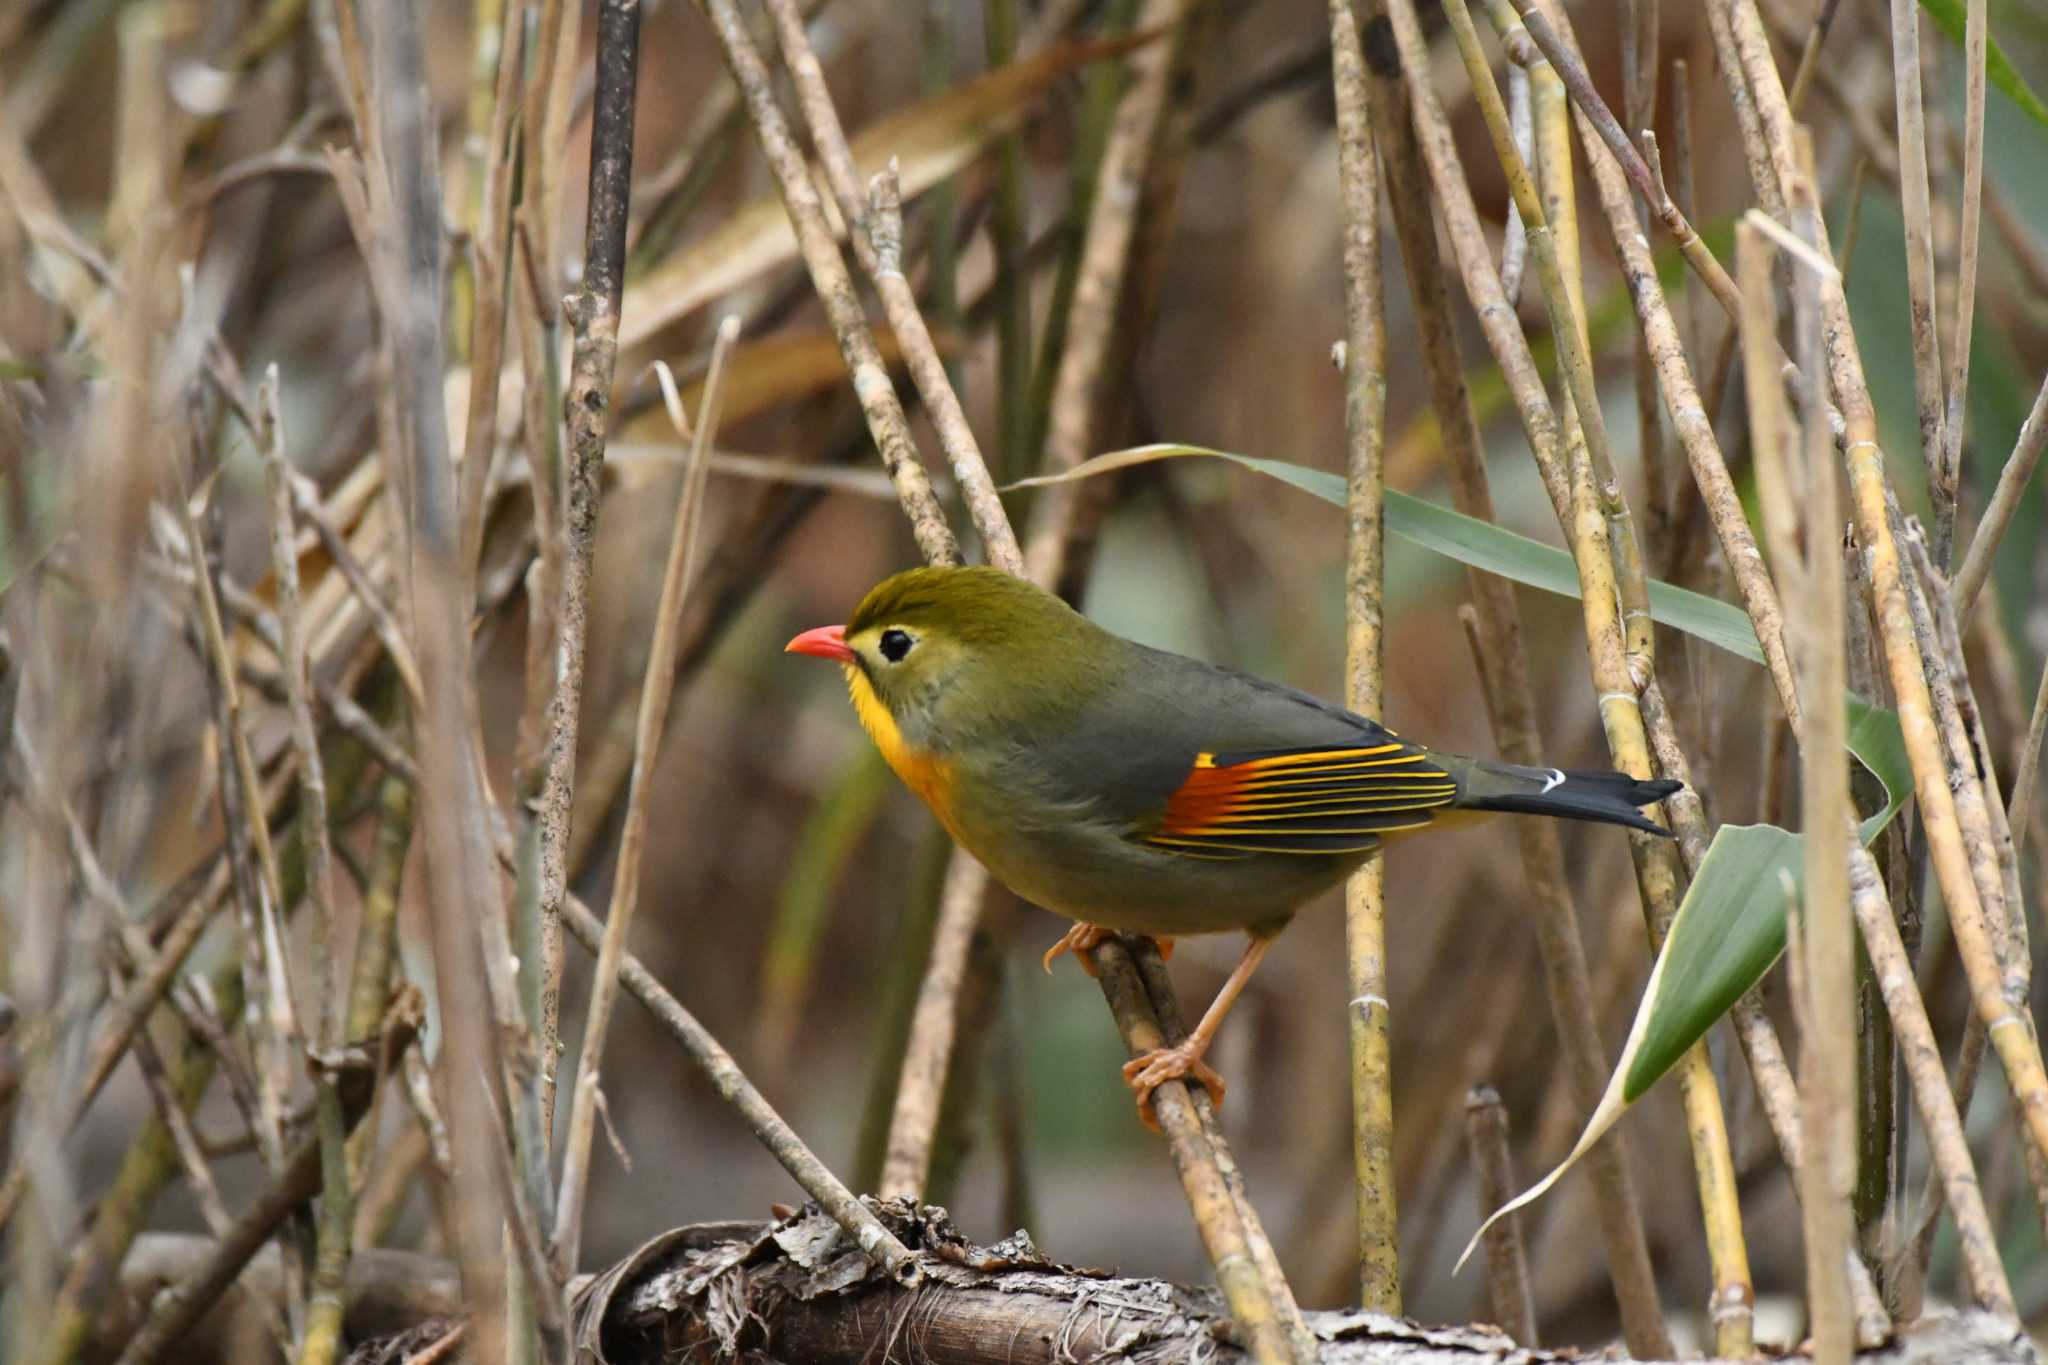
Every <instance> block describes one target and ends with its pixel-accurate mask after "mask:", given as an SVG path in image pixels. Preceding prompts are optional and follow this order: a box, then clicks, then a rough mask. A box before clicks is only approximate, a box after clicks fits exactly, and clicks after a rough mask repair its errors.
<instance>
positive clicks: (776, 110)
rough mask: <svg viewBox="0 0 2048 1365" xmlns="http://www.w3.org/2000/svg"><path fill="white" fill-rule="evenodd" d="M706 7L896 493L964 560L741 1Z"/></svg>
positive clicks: (950, 558) (920, 527)
mask: <svg viewBox="0 0 2048 1365" xmlns="http://www.w3.org/2000/svg"><path fill="white" fill-rule="evenodd" d="M703 8H704V10H705V12H706V15H707V17H708V18H709V19H710V21H711V26H712V28H713V29H714V30H715V31H716V32H717V34H718V38H719V44H720V47H721V50H722V51H723V52H724V54H725V60H726V65H727V66H728V67H729V68H730V69H731V71H732V75H733V79H734V81H736V82H737V83H738V85H739V88H740V93H741V95H742V96H743V97H744V98H745V101H746V106H747V113H748V116H749V117H750V118H751V119H752V120H753V124H754V132H755V134H756V135H757V136H758V138H759V139H760V142H761V150H762V152H763V153H764V154H765V156H766V157H767V160H768V165H769V168H770V169H771V170H772V171H773V172H774V173H775V183H776V186H777V188H778V189H779V190H780V191H781V194H782V202H783V206H784V208H786V209H787V210H788V212H789V219H790V224H791V226H792V227H794V228H795V230H796V236H797V246H798V247H799V249H800V250H801V251H802V252H803V258H804V265H805V266H806V267H807V268H808V269H809V271H810V275H811V283H812V286H813V287H814V288H815V289H816V291H817V294H818V299H819V301H820V302H821V303H822V304H823V305H824V309H825V316H826V319H827V320H828V322H829V323H830V325H831V328H832V335H833V336H834V338H835V339H836V340H837V341H838V343H839V349H840V352H841V353H842V354H843V355H844V356H845V357H846V365H847V368H848V369H849V370H851V371H852V372H853V392H854V395H855V397H857V398H858V399H859V400H860V406H861V412H862V414H863V415H864V416H865V417H866V418H867V423H868V430H869V431H870V432H871V433H872V434H873V436H874V439H875V447H876V449H877V450H878V451H879V452H880V454H881V457H882V467H883V468H884V469H886V470H888V471H889V478H890V480H891V482H893V483H894V484H895V485H896V496H897V499H898V501H900V502H901V503H902V504H903V510H904V513H905V514H906V515H907V516H908V517H909V518H910V529H911V534H912V535H914V536H915V537H916V539H917V545H918V549H919V550H920V551H922V552H923V554H924V559H925V562H926V563H927V564H957V563H959V562H960V546H959V542H958V541H956V540H955V539H954V537H953V531H952V528H951V527H949V526H948V525H947V524H946V514H945V512H944V511H943V510H942V509H941V508H940V507H939V502H938V499H937V497H936V496H934V495H933V493H932V487H931V479H930V477H929V476H928V475H927V474H926V473H925V468H924V465H923V464H922V463H920V462H919V459H918V453H917V447H916V444H915V443H914V442H913V441H912V440H911V437H910V424H909V421H908V419H907V418H905V416H904V415H903V405H902V403H901V402H900V401H898V399H897V397H896V390H895V386H894V385H892V384H891V383H890V382H889V371H888V368H887V367H886V366H885V365H883V363H882V355H881V351H880V350H879V349H878V348H877V347H876V345H875V339H874V335H873V334H872V333H871V332H870V331H869V330H868V325H867V318H866V316H865V315H864V314H863V313H862V311H861V306H860V299H859V298H858V296H856V294H855V293H854V288H853V279H852V277H851V276H850V275H848V273H847V270H846V262H845V261H844V260H843V259H842V258H841V257H840V255H839V243H838V240H837V239H836V238H835V237H834V235H833V232H832V227H831V225H830V224H829V223H828V222H827V221H826V218H825V209H824V205H823V203H822V202H821V201H820V200H819V198H818V191H817V188H816V186H814V185H813V184H812V183H811V174H810V167H809V166H808V165H807V164H806V162H805V159H804V154H803V151H802V150H801V149H800V148H799V147H798V146H797V144H796V139H795V137H794V136H793V135H792V134H791V132H790V128H789V122H788V120H787V119H786V118H785V117H784V116H783V113H782V108H781V106H780V105H779V104H777V103H776V99H775V86H774V80H773V77H772V76H771V75H770V73H769V71H768V67H767V65H766V63H764V62H763V61H762V59H761V54H760V51H759V50H758V49H757V48H756V47H755V46H754V40H753V37H752V35H751V34H750V33H749V32H748V30H747V25H746V20H745V18H744V17H743V16H742V15H741V13H740V10H739V7H738V5H737V4H736V3H735V0H703Z"/></svg>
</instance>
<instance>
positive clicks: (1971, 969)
mask: <svg viewBox="0 0 2048 1365" xmlns="http://www.w3.org/2000/svg"><path fill="white" fill-rule="evenodd" d="M1715 3H1716V4H1717V5H1718V6H1720V7H1722V8H1724V10H1725V11H1726V12H1727V15H1728V19H1729V23H1730V31H1731V36H1732V40H1733V45H1734V49H1735V54H1736V56H1737V58H1738V60H1739V61H1740V63H1741V69H1742V73H1743V76H1744V78H1745V80H1746V81H1747V83H1748V86H1749V89H1750V91H1751V92H1752V94H1753V95H1754V96H1755V99H1756V104H1757V109H1758V112H1759V115H1760V117H1761V120H1762V122H1763V124H1764V126H1765V128H1766V129H1767V131H1768V133H1769V139H1768V140H1769V143H1770V147H1771V151H1772V153H1773V159H1772V163H1771V165H1770V166H1769V167H1767V168H1765V169H1767V170H1768V172H1769V173H1770V174H1771V175H1773V176H1775V178H1776V180H1777V181H1778V183H1779V184H1780V185H1791V184H1793V183H1795V182H1797V180H1798V179H1799V176H1798V171H1797V169H1796V167H1794V166H1793V165H1792V164H1791V162H1790V156H1791V148H1792V144H1793V135H1792V127H1791V116H1790V113H1789V111H1788V110H1787V108H1786V105H1785V98H1784V89H1783V86H1782V85H1781V84H1780V83H1779V79H1778V72H1777V68H1776V66H1775V65H1774V64H1773V61H1772V58H1771V54H1770V48H1769V42H1768V39H1767V37H1766V36H1765V34H1764V32H1763V24H1762V21H1761V20H1760V19H1759V18H1758V16H1757V14H1756V12H1755V10H1754V8H1753V7H1751V6H1749V5H1747V4H1744V3H1740V0H1715ZM1781 149H1782V157H1781V156H1780V155H1779V153H1780V151H1781ZM1816 249H1817V250H1819V251H1820V252H1821V253H1823V255H1825V254H1826V253H1827V251H1828V244H1827V238H1826V236H1825V234H1823V235H1822V236H1821V237H1820V239H1819V241H1818V242H1817V243H1816ZM1821 303H1822V307H1823V310H1824V313H1825V332H1826V338H1827V362H1828V371H1829V377H1830V380H1831V382H1832V386H1833V389H1834V393H1835V399H1836V402H1837V403H1838V404H1839V405H1840V407H1841V410H1842V415H1843V421H1844V430H1843V432H1842V435H1841V437H1840V442H1841V445H1842V448H1843V451H1844V454H1845V457H1846V459H1847V461H1848V467H1849V487H1850V491H1851V494H1852V506H1853V508H1854V521H1855V527H1856V534H1857V536H1858V538H1859V539H1860V540H1861V541H1862V542H1863V544H1864V547H1865V552H1866V553H1867V554H1868V556H1869V562H1870V570H1871V573H1870V578H1871V592H1872V595H1873V598H1874V605H1875V610H1876V617H1877V625H1878V634H1879V638H1880V641H1881V642H1882V645H1883V649H1884V658H1885V667H1886V672H1887V674H1888V675H1889V677H1890V679H1891V685H1892V693H1893V697H1894V699H1895V701H1896V703H1897V706H1898V715H1899V726H1900V730H1901V731H1902V733H1903V734H1904V737H1905V741H1906V753H1907V757H1908V759H1909V760H1910V761H1911V764H1912V769H1913V788H1914V795H1915V797H1916V798H1917V800H1918V801H1919V804H1920V811H1921V815H1922V818H1923V821H1924V827H1925V829H1926V835H1927V847H1928V850H1929V853H1930V861H1931V862H1932V864H1933V867H1934V872H1935V877H1936V880H1937V882H1938V883H1939V885H1940V887H1941V894H1942V899H1943V901H1944V902H1945V903H1946V904H1947V906H1948V910H1949V917H1950V922H1951V926H1952V928H1953V930H1954V933H1955V940H1956V948H1957V951H1958V953H1959V954H1960V955H1961V957H1962V960H1963V966H1964V970H1965V973H1966V975H1967V976H1968V978H1969V982H1970V993H1971V999H1972V1003H1973V1004H1974V1006H1975V1008H1976V1010H1977V1013H1978V1015H1979V1017H1980V1018H1982V1019H1983V1021H1984V1024H1985V1027H1986V1029H1987V1030H1988V1032H1989V1034H1990V1037H1991V1043H1992V1046H1993V1047H1994V1048H1995V1049H1996V1050H1997V1052H1998V1057H1999V1061H2000V1063H2001V1064H2002V1065H2003V1066H2004V1068H2005V1072H2006V1077H2007V1079H2008V1081H2009V1082H2010V1084H2011V1087H2012V1091H2013V1095H2014V1097H2015V1098H2016V1099H2017V1100H2018V1102H2019V1106H2020V1110H2021V1114H2022V1116H2023V1118H2024V1120H2025V1123H2026V1131H2027V1136H2028V1139H2029V1141H2031V1142H2032V1143H2033V1144H2034V1146H2035V1147H2036V1148H2037V1149H2038V1150H2039V1151H2041V1152H2043V1153H2044V1154H2048V1070H2044V1069H2043V1067H2042V1062H2041V1052H2040V1047H2039V1045H2038V1043H2037V1042H2036V1040H2035V1037H2034V1033H2033V1029H2032V1027H2031V1025H2030V1023H2029V1021H2028V1019H2027V1017H2026V1016H2025V1015H2024V1014H2023V1013H2021V1012H2020V1006H2021V1003H2022V1001H2023V1000H2024V995H2023V994H2022V995H2021V996H2019V997H2017V998H2013V997H2009V996H2008V994H2007V991H2006V984H2007V983H2006V980H2005V974H2004V972H2003V970H2002V968H2001V966H2000V963H1999V961H1998V958H1997V955H1996V953H1995V952H1994V951H1993V949H1992V944H1991V937H1990V930H1989V928H1988V927H1987V925H1986V922H1985V916H1984V907H1983V904H1982V902H1981V901H1980V900H1979V898H1978V896H1977V891H1976V886H1975V883H1974V879H1973V877H1972V874H1971V869H1970V862H1969V855H1968V851H1967V849H1966V848H1965V847H1964V844H1963V840H1962V837H1961V833H1960V830H1959V827H1958V825H1957V822H1956V809H1955V799H1954V796H1953V794H1952V792H1951V791H1950V788H1949V783H1948V771H1947V764H1946V762H1945V761H1944V759H1943V755H1942V745H1941V739H1940V735H1939V732H1938V730H1937V728H1936V726H1935V722H1934V717H1933V702H1932V699H1931V696H1930V694H1929V691H1928V686H1927V679H1926V676H1925V674H1924V672H1923V660H1922V659H1921V657H1920V649H1919V646H1918V644H1917V642H1916V641H1915V639H1914V636H1913V624H1912V617H1911V613H1910V611H1909V609H1908V606H1907V602H1906V594H1905V589H1904V586H1903V575H1902V571H1901V566H1900V559H1899V551H1898V546H1897V544H1896V542H1895V540H1894V538H1893V536H1892V530H1891V523H1890V518H1889V507H1888V498H1887V487H1886V480H1885V473H1884V454H1883V451H1882V450H1881V449H1880V448H1879V446H1878V443H1877V417H1876V411H1875V409H1874V407H1873V406H1872V404H1871V401H1870V390H1869V386H1868V384H1867V382H1866V381H1865V379H1864V373H1863V361H1862V356H1861V354H1860V352H1859V351H1858V349H1857V346H1856V339H1855V333H1854V331H1853V328H1852V324H1851V322H1850V319H1849V309H1848V300H1847V299H1846V297H1845V296H1844V295H1843V293H1842V290H1841V286H1840V283H1839V280H1835V281H1825V282H1824V288H1823V291H1822V296H1821Z"/></svg>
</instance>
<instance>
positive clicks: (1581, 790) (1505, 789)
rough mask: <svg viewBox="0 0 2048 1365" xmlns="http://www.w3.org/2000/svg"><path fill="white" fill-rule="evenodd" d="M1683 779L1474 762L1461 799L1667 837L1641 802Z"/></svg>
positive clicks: (1475, 806) (1469, 805) (1473, 806)
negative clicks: (1646, 780)
mask: <svg viewBox="0 0 2048 1365" xmlns="http://www.w3.org/2000/svg"><path fill="white" fill-rule="evenodd" d="M1682 785H1683V784H1682V783H1679V782H1673V781H1670V780H1669V779H1658V780H1656V781H1650V782H1645V781H1640V780H1638V779H1636V778H1633V777H1630V776H1629V775H1628V774H1627V773H1621V772H1612V771H1599V770H1592V769H1578V768H1527V767H1523V766H1522V765H1520V764H1516V763H1475V764H1473V771H1471V772H1469V773H1468V774H1467V775H1466V777H1465V781H1464V782H1463V784H1462V786H1463V788H1464V790H1462V791H1461V792H1460V793H1459V797H1458V805H1460V806H1462V807H1464V808H1466V809H1468V810H1487V811H1506V812H1511V813H1514V814H1519V815H1550V816H1556V817H1559V818H1561V819H1566V820H1596V821H1599V822H1601V823H1604V824H1610V825H1626V826H1628V827H1629V828H1630V829H1640V830H1645V831H1647V832H1649V833H1651V834H1661V835H1663V836H1665V837H1666V838H1669V837H1670V836H1671V831H1670V830H1667V829H1665V828H1664V827H1663V826H1662V825H1660V824H1658V823H1657V822H1656V821H1654V820H1651V819H1650V818H1649V817H1648V816H1645V815H1644V814H1643V813H1642V812H1641V811H1640V810H1638V809H1637V807H1639V806H1648V805H1653V804H1655V803H1656V802H1658V801H1661V800H1663V799H1664V798H1665V797H1667V796H1669V795H1671V793H1673V792H1675V791H1677V790H1678V789H1679V787H1680V786H1682Z"/></svg>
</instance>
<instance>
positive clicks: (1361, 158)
mask: <svg viewBox="0 0 2048 1365" xmlns="http://www.w3.org/2000/svg"><path fill="white" fill-rule="evenodd" d="M1330 59H1331V69H1332V80H1333V83H1334V85H1335V89H1336V99H1337V180H1338V195H1339V198H1340V200H1341V202H1342V204H1343V213H1344V221H1343V228H1342V234H1341V242H1342V267H1343V272H1344V316H1345V339H1344V346H1343V349H1342V350H1341V351H1340V353H1339V357H1338V358H1339V368H1340V369H1341V370H1342V372H1343V375H1344V434H1345V449H1346V454H1345V466H1346V469H1347V471H1348V476H1349V477H1348V484H1347V491H1346V502H1345V509H1344V528H1345V568H1344V623H1345V624H1344V704H1345V705H1346V706H1348V707H1350V708H1351V709H1352V710H1353V711H1355V712H1357V713H1358V714H1360V715H1364V716H1377V715H1382V714H1384V712H1385V709H1386V708H1385V699H1384V696H1383V689H1384V675H1385V668H1384V662H1383V658H1382V653H1381V651H1382V649H1383V636H1384V622H1383V618H1382V595H1383V591H1384V583H1385V560H1386V541H1385V530H1384V527H1383V525H1382V514H1383V503H1384V494H1385V490H1384V487H1383V463H1384V455H1385V444H1386V423H1387V379H1386V366H1387V325H1386V310H1385V300H1384V294H1383V289H1384V286H1383V282H1382V280H1381V278H1380V245H1379V240H1380V238H1379V204H1380V176H1379V162H1378V158H1377V157H1375V156H1374V155H1373V146H1372V133H1373V130H1372V116H1371V109H1370V100H1371V94H1370V92H1369V90H1368V89H1367V86H1366V76H1365V56H1364V53H1363V51H1362V50H1361V48H1360V47H1359V41H1358V23H1357V20H1356V19H1355V18H1354V17H1353V16H1352V13H1351V4H1350V0H1330ZM1386 909H1387V907H1386V860H1385V859H1384V858H1372V859H1369V860H1368V861H1367V862H1366V863H1365V865H1364V866H1363V867H1360V868H1359V869H1358V870H1357V871H1356V872H1353V873H1352V874H1351V877H1350V879H1349V880H1348V881H1347V882H1346V883H1345V885H1344V944H1345V963H1346V968H1347V981H1348V986H1347V989H1348V990H1349V992H1350V997H1351V1004H1350V1007H1349V1008H1348V1010H1347V1011H1346V1014H1347V1016H1348V1018H1349V1020H1350V1037H1351V1143H1352V1147H1351V1163H1352V1177H1353V1179H1354V1181H1355V1182H1356V1187H1357V1188H1356V1191H1355V1195H1356V1202H1357V1215H1356V1216H1357V1224H1358V1271H1359V1302H1360V1303H1361V1304H1362V1305H1364V1306H1365V1307H1367V1308H1370V1309H1373V1310H1375V1311H1378V1312H1385V1313H1399V1312H1400V1311H1401V1239H1400V1222H1399V1217H1398V1203H1397V1200H1396V1197H1395V1196H1396V1189H1395V1180H1394V1170H1393V1151H1394V1094H1393V1091H1394V1086H1393V1079H1394V1078H1393V1056H1392V1052H1393V1045H1392V1038H1391V1026H1392V1019H1391V1018H1390V1016H1391V1014H1392V1012H1393V1010H1392V1006H1391V1005H1389V1004H1388V1001H1389V999H1390V998H1391V991H1390V990H1389V988H1388V986H1387V923H1386Z"/></svg>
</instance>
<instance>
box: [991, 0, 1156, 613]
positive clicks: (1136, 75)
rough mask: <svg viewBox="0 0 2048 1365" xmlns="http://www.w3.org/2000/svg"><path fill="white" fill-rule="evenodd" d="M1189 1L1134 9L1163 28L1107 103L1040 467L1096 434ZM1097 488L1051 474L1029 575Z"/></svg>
mask: <svg viewBox="0 0 2048 1365" xmlns="http://www.w3.org/2000/svg"><path fill="white" fill-rule="evenodd" d="M1193 9H1194V6H1192V5H1191V4H1190V0H1145V3H1144V5H1143V7H1142V8H1141V9H1140V10H1139V11H1138V16H1137V22H1136V28H1137V29H1138V31H1140V32H1152V31H1155V30H1156V31H1158V32H1161V33H1165V34H1168V35H1170V36H1169V37H1168V38H1167V39H1166V40H1165V41H1161V42H1154V43H1149V44H1147V45H1145V46H1143V47H1140V48H1138V49H1137V50H1136V51H1134V52H1133V53H1132V54H1131V56H1130V60H1129V63H1128V70H1129V75H1128V77H1127V79H1126V82H1125V84H1124V87H1123V92H1122V94H1121V96H1119V97H1118V98H1117V99H1116V102H1115V105H1114V114H1113V115H1112V117H1111V122H1110V125H1109V130H1108V140H1107V141H1106V142H1105V143H1104V144H1103V151H1102V161H1101V164H1100V165H1099V166H1098V167H1097V169H1096V175H1095V183H1094V185H1093V187H1092V189H1093V194H1092V197H1091V198H1090V201H1089V204H1088V210H1087V212H1088V222H1087V228H1086V230H1085V232H1084V233H1083V235H1082V238H1081V243H1080V246H1079V248H1078V256H1077V260H1076V265H1075V271H1076V273H1075V276H1074V294H1073V301H1072V305H1071V307H1070V309H1069V311H1068V314H1067V317H1066V320H1065V332H1064V335H1063V337H1062V345H1061V347H1060V350H1059V353H1058V359H1057V362H1056V366H1055V369H1054V371H1053V381H1052V391H1051V396H1050V398H1049V400H1048V403H1049V406H1048V408H1047V414H1046V428H1045V450H1044V453H1043V460H1042V464H1043V466H1044V468H1043V470H1042V471H1041V472H1043V473H1047V474H1058V473H1061V472H1063V471H1065V470H1068V469H1072V468H1073V467H1074V466H1075V465H1078V464H1079V463H1081V461H1082V460H1083V459H1085V458H1086V457H1087V455H1088V447H1089V442H1090V441H1091V440H1092V439H1093V437H1094V432H1095V406H1096V403H1097V401H1098V398H1099V395H1100V392H1101V387H1100V386H1101V384H1102V382H1103V376H1104V373H1105V369H1106V367H1107V365H1108V363H1109V354H1110V342H1111V338H1112V333H1113V332H1114V331H1115V329H1116V314H1117V303H1118V300H1119V299H1120V298H1121V297H1122V296H1123V289H1124V280H1125V272H1126V269H1127V267H1128V265H1129V262H1130V256H1131V244H1132V241H1133V239H1134V238H1135V236H1136V235H1137V227H1138V210H1139V206H1140V201H1141V200H1142V198H1143V194H1142V190H1143V187H1144V182H1145V178H1146V171H1147V168H1148V166H1149V164H1150V161H1151V156H1152V150H1153V145H1154V141H1155V138H1156V135H1157V133H1158V131H1159V127H1160V123H1161V120H1162V119H1163V118H1164V117H1165V113H1166V105H1167V93H1168V90H1167V85H1168V81H1167V78H1168V76H1169V74H1170V73H1171V72H1172V69H1173V66H1174V58H1175V49H1176V47H1177V45H1178V43H1179V40H1180V36H1181V30H1182V28H1183V26H1184V24H1185V22H1186V21H1187V20H1188V19H1189V17H1190V15H1191V13H1192V11H1193ZM1048 341H1050V333H1049V334H1048ZM1100 496H1102V494H1101V493H1100V492H1099V491H1096V490H1094V489H1093V488H1092V487H1091V486H1090V485H1088V484H1055V485H1053V487H1052V488H1050V489H1049V490H1047V491H1046V493H1045V494H1044V496H1043V497H1042V499H1041V506H1040V507H1039V509H1038V513H1037V524H1036V525H1035V526H1034V527H1033V528H1032V529H1031V531H1030V533H1029V535H1028V536H1027V537H1026V541H1025V547H1024V563H1025V569H1026V573H1027V574H1028V576H1029V577H1030V579H1031V581H1032V582H1034V583H1039V584H1052V583H1056V582H1058V581H1059V580H1060V578H1061V577H1062V575H1063V573H1064V571H1065V567H1066V557H1067V548H1068V541H1069V539H1070V536H1071V534H1072V528H1073V527H1074V526H1075V524H1076V522H1077V519H1079V518H1080V517H1081V516H1082V512H1081V503H1082V501H1083V500H1084V499H1089V498H1096V497H1100Z"/></svg>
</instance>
